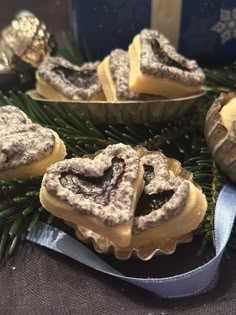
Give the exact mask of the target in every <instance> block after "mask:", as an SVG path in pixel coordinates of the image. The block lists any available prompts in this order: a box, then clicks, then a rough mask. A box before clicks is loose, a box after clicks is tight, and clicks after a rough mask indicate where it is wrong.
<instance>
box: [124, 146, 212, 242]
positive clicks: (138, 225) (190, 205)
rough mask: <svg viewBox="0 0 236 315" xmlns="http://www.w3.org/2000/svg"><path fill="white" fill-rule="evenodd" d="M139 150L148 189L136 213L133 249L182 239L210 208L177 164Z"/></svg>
mask: <svg viewBox="0 0 236 315" xmlns="http://www.w3.org/2000/svg"><path fill="white" fill-rule="evenodd" d="M139 150H140V151H141V152H139V154H143V156H142V158H141V163H142V165H143V168H144V181H145V186H144V190H143V192H142V194H141V196H140V198H139V202H138V204H137V207H136V211H135V219H134V224H133V235H132V242H131V244H130V248H141V247H144V246H147V245H148V244H150V243H153V242H155V243H156V244H158V242H163V241H168V240H173V239H175V240H177V239H179V238H180V237H181V236H182V235H185V234H187V233H189V232H191V231H193V230H195V229H196V228H197V227H198V226H199V224H200V223H201V222H202V220H203V217H204V215H205V212H206V209H207V201H206V197H205V195H204V194H203V193H202V191H201V189H200V188H199V187H197V186H196V185H195V184H194V183H193V181H192V178H191V177H192V176H191V173H189V172H187V171H185V170H183V169H182V168H181V165H180V163H179V162H178V161H176V160H174V159H168V158H167V157H165V156H164V155H163V154H161V153H160V152H148V151H146V150H145V149H139Z"/></svg>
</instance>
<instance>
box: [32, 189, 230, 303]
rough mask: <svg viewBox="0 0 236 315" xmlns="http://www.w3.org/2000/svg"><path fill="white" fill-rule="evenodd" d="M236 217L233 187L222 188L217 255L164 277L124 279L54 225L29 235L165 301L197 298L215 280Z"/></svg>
mask: <svg viewBox="0 0 236 315" xmlns="http://www.w3.org/2000/svg"><path fill="white" fill-rule="evenodd" d="M235 215H236V188H235V186H233V185H229V184H227V185H225V186H224V187H223V189H222V191H221V192H220V194H219V197H218V200H217V204H216V209H215V246H216V256H215V257H213V258H212V259H211V260H210V261H209V262H207V263H206V264H204V265H203V266H201V267H198V268H196V269H194V270H192V271H190V272H186V273H183V274H180V275H176V276H173V277H166V278H135V277H126V276H125V275H123V274H121V273H120V272H118V271H117V270H116V269H114V268H113V267H111V266H110V265H109V264H107V263H106V262H105V261H103V260H102V259H101V258H100V257H99V256H97V255H96V254H95V253H94V252H93V251H91V250H90V249H88V248H87V247H86V246H85V245H83V244H82V243H81V242H80V241H78V240H76V239H74V238H72V237H71V236H69V235H68V234H66V233H64V232H63V231H60V230H58V229H57V228H55V227H53V226H49V225H47V224H44V223H40V224H39V225H38V226H37V228H36V229H35V230H33V231H32V232H31V233H29V234H28V236H27V239H28V240H29V241H31V242H33V243H36V244H39V245H41V246H44V247H47V248H50V249H52V250H54V251H57V252H59V253H61V254H64V255H66V256H68V257H70V258H73V259H74V260H76V261H78V262H80V263H82V264H84V265H87V266H89V267H91V268H93V269H95V270H97V271H100V272H103V273H105V274H109V275H111V276H113V277H116V278H119V279H122V280H124V281H127V282H130V283H132V284H134V285H136V286H139V287H142V288H144V289H146V290H148V291H151V292H153V293H155V294H156V295H158V296H160V297H164V298H171V297H183V296H190V295H196V294H197V293H200V292H202V291H203V290H204V289H206V288H207V287H208V285H209V284H210V283H211V281H212V280H213V279H214V277H215V274H216V271H217V269H218V266H219V263H220V261H221V257H222V254H223V251H224V248H225V246H226V244H227V242H228V240H229V237H230V234H231V231H232V228H233V223H234V219H235Z"/></svg>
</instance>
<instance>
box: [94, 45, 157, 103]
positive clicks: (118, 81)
mask: <svg viewBox="0 0 236 315" xmlns="http://www.w3.org/2000/svg"><path fill="white" fill-rule="evenodd" d="M129 70H130V69H129V55H128V52H127V51H124V50H122V49H115V50H113V51H112V52H111V54H110V55H109V56H107V57H106V58H105V59H104V60H103V61H102V62H101V63H100V64H99V65H98V76H99V79H100V82H101V84H102V88H103V91H104V94H105V95H106V99H107V101H110V102H117V101H127V100H150V99H157V96H153V95H146V94H139V93H135V92H133V91H132V90H130V88H129Z"/></svg>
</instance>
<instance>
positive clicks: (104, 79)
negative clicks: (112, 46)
mask: <svg viewBox="0 0 236 315" xmlns="http://www.w3.org/2000/svg"><path fill="white" fill-rule="evenodd" d="M109 60H110V56H106V57H105V59H104V60H103V61H102V62H101V63H100V64H99V66H98V76H99V80H100V82H101V84H102V89H103V91H104V94H105V96H106V99H107V101H110V102H117V101H119V99H118V98H117V95H116V88H115V84H114V82H113V80H112V77H111V73H110V67H109Z"/></svg>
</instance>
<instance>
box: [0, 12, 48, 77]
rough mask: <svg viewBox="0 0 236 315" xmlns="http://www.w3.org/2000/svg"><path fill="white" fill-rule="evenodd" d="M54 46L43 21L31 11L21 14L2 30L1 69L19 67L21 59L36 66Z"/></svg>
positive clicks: (0, 42) (0, 46)
mask: <svg viewBox="0 0 236 315" xmlns="http://www.w3.org/2000/svg"><path fill="white" fill-rule="evenodd" d="M53 46H54V44H53V43H52V41H51V35H50V34H49V32H48V30H47V27H46V25H45V24H44V23H43V22H42V21H40V20H39V19H38V18H37V17H35V16H34V15H33V14H31V13H30V12H24V13H22V14H19V15H18V16H17V17H16V18H15V19H14V20H13V21H12V22H11V23H10V24H9V25H8V26H6V27H5V28H4V29H3V30H2V32H1V35H0V71H1V69H9V68H10V69H15V68H17V66H18V63H19V61H20V62H22V63H23V64H24V63H26V65H30V66H33V67H35V68H36V67H37V66H38V65H39V64H40V62H41V61H42V60H43V59H44V58H45V57H46V56H48V55H49V54H50V53H51V51H52V49H53ZM21 66H22V65H21Z"/></svg>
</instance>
